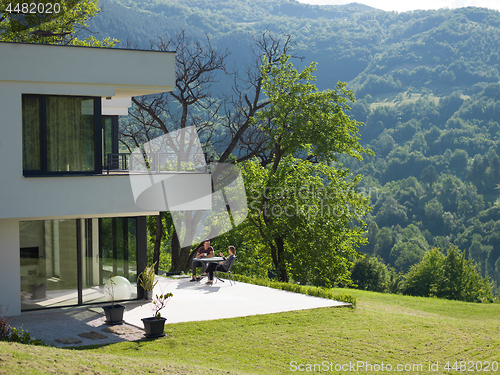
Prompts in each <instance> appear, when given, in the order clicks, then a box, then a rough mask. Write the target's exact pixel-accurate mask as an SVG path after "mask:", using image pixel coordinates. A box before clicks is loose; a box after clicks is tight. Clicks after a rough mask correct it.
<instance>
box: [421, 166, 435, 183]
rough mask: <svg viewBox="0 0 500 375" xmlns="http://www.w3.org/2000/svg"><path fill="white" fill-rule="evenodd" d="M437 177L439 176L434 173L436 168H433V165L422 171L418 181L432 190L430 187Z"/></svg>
mask: <svg viewBox="0 0 500 375" xmlns="http://www.w3.org/2000/svg"><path fill="white" fill-rule="evenodd" d="M438 177H439V175H438V173H437V171H436V168H434V166H433V165H429V166H428V167H425V168H424V170H423V171H422V174H421V176H420V179H421V180H422V182H425V183H427V184H429V187H430V188H431V189H432V185H433V184H434V182H436V181H437V180H438Z"/></svg>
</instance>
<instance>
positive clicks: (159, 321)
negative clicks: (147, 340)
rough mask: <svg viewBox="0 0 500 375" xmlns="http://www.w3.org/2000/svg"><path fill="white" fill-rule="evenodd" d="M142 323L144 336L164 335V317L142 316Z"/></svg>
mask: <svg viewBox="0 0 500 375" xmlns="http://www.w3.org/2000/svg"><path fill="white" fill-rule="evenodd" d="M141 320H142V322H143V323H144V330H145V331H146V337H162V336H165V332H164V329H165V321H166V320H167V319H166V318H163V317H161V318H155V317H151V318H142V319H141Z"/></svg>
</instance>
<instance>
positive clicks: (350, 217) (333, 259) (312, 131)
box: [246, 55, 371, 284]
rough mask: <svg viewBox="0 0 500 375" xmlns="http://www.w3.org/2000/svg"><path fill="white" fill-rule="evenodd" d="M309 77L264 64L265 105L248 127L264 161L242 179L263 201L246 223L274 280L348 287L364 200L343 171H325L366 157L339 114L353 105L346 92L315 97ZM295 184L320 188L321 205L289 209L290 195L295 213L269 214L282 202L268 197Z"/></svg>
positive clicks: (352, 124)
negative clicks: (264, 249) (258, 136)
mask: <svg viewBox="0 0 500 375" xmlns="http://www.w3.org/2000/svg"><path fill="white" fill-rule="evenodd" d="M314 70H315V64H314V63H313V64H311V65H310V66H308V67H305V68H304V70H303V71H302V72H299V71H297V70H296V69H295V68H294V67H293V65H292V64H291V63H290V62H289V56H286V55H284V56H282V58H281V59H280V61H279V62H278V63H276V64H271V63H270V62H268V61H266V60H264V63H263V65H262V68H261V74H262V88H263V90H264V93H265V94H266V96H267V98H268V100H269V105H268V106H267V107H265V108H264V109H262V110H261V111H260V112H259V113H258V114H257V116H256V117H255V121H256V123H257V124H258V126H259V128H260V130H261V131H262V133H263V134H264V136H265V137H264V139H265V141H264V144H265V149H266V150H267V151H268V152H269V155H268V158H267V160H261V161H260V162H259V164H260V166H259V165H257V162H256V161H254V162H252V163H249V166H248V167H246V168H247V171H246V174H247V175H250V176H251V177H250V178H254V179H255V178H256V176H259V178H258V180H259V184H260V185H259V186H260V188H261V191H262V194H259V195H258V196H259V198H260V199H259V204H258V205H257V206H254V209H253V210H252V211H251V212H250V213H249V216H250V220H251V221H252V222H253V224H254V225H255V226H256V227H258V228H259V232H260V234H261V237H262V240H264V241H265V242H266V244H267V246H268V249H269V251H270V253H271V259H272V261H273V265H274V267H275V269H276V274H277V277H278V278H279V279H280V280H281V281H288V279H289V274H291V275H294V277H295V278H299V279H301V280H311V279H312V280H314V282H315V283H317V282H318V281H319V280H321V281H322V282H324V283H326V284H329V283H330V282H331V281H330V280H332V279H333V280H334V281H337V282H346V281H348V279H349V274H348V271H349V266H350V258H355V256H356V255H355V254H356V253H355V252H354V250H353V248H355V247H358V246H359V245H360V244H362V243H364V242H365V241H366V239H365V238H364V237H363V236H362V234H363V233H364V226H365V225H364V222H363V221H362V217H363V216H364V215H365V213H366V212H367V210H368V199H366V198H364V197H363V196H362V195H361V194H359V193H357V192H356V191H355V190H354V188H355V186H356V185H357V184H358V182H359V178H355V179H349V173H348V171H347V170H344V169H342V168H340V167H337V168H335V167H332V166H330V165H329V164H328V163H330V162H332V161H335V160H337V158H336V157H337V155H338V154H344V153H345V154H347V155H350V156H352V157H355V158H358V159H362V154H364V153H371V151H370V150H366V149H364V148H363V147H362V146H361V145H360V144H359V142H358V140H359V132H358V127H359V125H360V124H359V123H358V122H356V121H355V120H352V119H351V118H350V117H349V116H348V115H347V114H346V112H347V111H348V110H349V106H348V104H347V103H348V101H353V100H354V97H353V94H352V92H351V91H349V90H347V89H346V88H345V84H344V83H341V82H340V83H339V84H338V85H337V87H336V88H335V89H333V90H326V91H321V92H320V91H318V90H317V88H316V86H315V85H314V84H313V83H312V82H313V81H314V80H315V78H314V76H313V75H312V73H313V71H314ZM313 161H314V162H315V163H313ZM298 170H300V172H301V173H299V174H297V171H298ZM295 180H296V182H294V181H295ZM313 182H314V183H313ZM296 183H299V184H301V186H302V187H301V189H303V188H305V187H306V186H308V184H310V183H312V186H314V187H315V188H318V187H321V185H323V186H322V189H324V191H326V194H325V196H324V197H323V198H321V202H319V201H317V200H316V199H317V198H314V199H313V200H310V199H307V200H304V201H302V202H301V201H296V199H298V198H297V197H294V196H293V195H292V196H291V198H290V199H292V201H291V202H290V203H294V202H295V203H296V204H297V203H298V204H299V207H301V209H299V212H298V213H295V214H294V215H291V217H286V216H285V215H283V214H282V213H281V212H278V211H276V207H278V206H277V205H278V204H279V202H280V201H276V200H275V199H281V197H279V196H278V197H277V198H276V197H275V196H274V195H272V194H269V192H270V191H272V190H274V189H278V188H280V189H282V190H283V191H285V192H288V191H289V188H290V187H292V188H296V187H297V186H296ZM297 196H298V194H297ZM283 202H286V200H284V201H283ZM318 203H320V204H323V207H326V206H328V207H329V210H324V211H323V212H322V211H321V210H319V209H318V211H317V212H316V213H314V214H313V215H311V214H310V210H311V209H312V207H313V206H314V205H317V204H318ZM282 207H283V206H282ZM315 208H318V206H316V207H315ZM291 238H293V243H298V244H300V246H297V247H296V249H300V257H294V256H293V254H294V253H295V252H296V250H294V249H293V247H291V246H290V242H289V241H290V239H291ZM325 244H327V245H325ZM325 246H326V248H325ZM300 258H302V260H300V261H299V259H300ZM316 275H317V276H316Z"/></svg>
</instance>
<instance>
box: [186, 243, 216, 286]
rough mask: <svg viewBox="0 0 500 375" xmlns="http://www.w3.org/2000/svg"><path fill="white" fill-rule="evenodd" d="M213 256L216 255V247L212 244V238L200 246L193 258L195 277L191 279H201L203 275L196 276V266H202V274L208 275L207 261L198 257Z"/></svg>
mask: <svg viewBox="0 0 500 375" xmlns="http://www.w3.org/2000/svg"><path fill="white" fill-rule="evenodd" d="M213 256H214V248H213V247H212V246H210V240H205V241H203V246H200V247H199V248H198V251H197V252H196V255H195V257H194V258H193V278H192V279H191V280H190V281H198V280H201V277H199V278H196V267H201V271H202V273H201V276H206V270H207V263H206V262H202V261H200V260H196V259H197V258H213Z"/></svg>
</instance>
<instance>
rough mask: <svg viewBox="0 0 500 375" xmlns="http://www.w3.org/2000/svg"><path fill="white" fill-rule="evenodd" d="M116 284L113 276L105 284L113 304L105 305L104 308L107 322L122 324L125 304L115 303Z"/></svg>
mask: <svg viewBox="0 0 500 375" xmlns="http://www.w3.org/2000/svg"><path fill="white" fill-rule="evenodd" d="M115 285H116V283H115V280H114V279H113V277H110V278H109V280H108V281H107V282H106V284H104V293H105V294H106V295H107V296H108V299H109V300H110V301H111V305H106V306H103V307H102V309H103V310H104V314H105V315H106V324H110V325H115V324H122V323H123V312H124V310H125V306H123V305H119V304H115V290H114V286H115Z"/></svg>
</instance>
